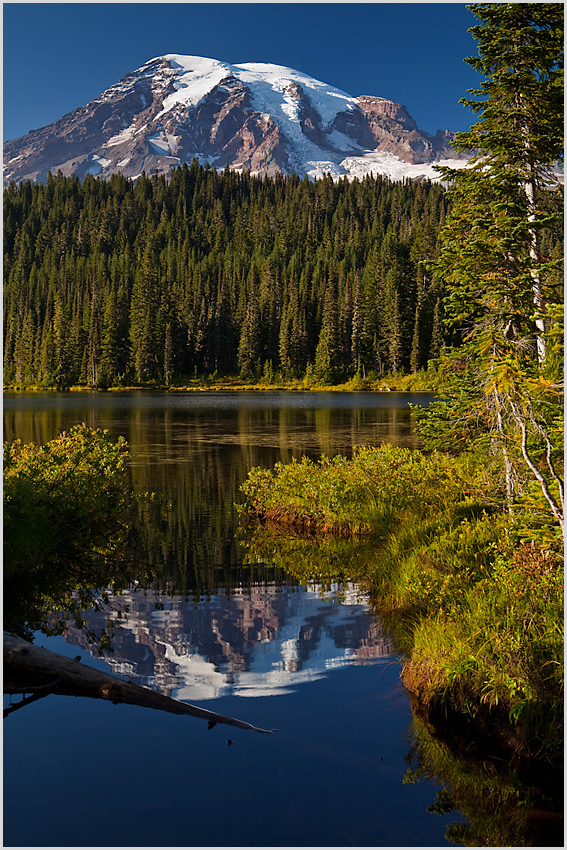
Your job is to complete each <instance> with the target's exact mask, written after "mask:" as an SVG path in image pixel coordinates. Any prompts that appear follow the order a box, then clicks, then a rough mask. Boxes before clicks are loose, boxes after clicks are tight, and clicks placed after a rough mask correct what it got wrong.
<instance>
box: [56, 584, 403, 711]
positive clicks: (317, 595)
mask: <svg viewBox="0 0 567 850" xmlns="http://www.w3.org/2000/svg"><path fill="white" fill-rule="evenodd" d="M109 601H110V603H111V606H112V607H113V608H115V609H121V610H122V611H123V613H122V614H121V619H120V621H119V622H120V627H119V628H118V629H117V630H116V633H115V636H114V638H113V641H112V646H113V650H114V651H113V652H112V654H111V655H108V656H106V657H105V660H106V661H107V662H108V664H109V666H110V668H111V670H112V672H113V673H115V674H118V675H125V676H127V677H128V678H129V679H130V680H131V681H133V682H135V683H136V684H141V685H145V686H147V687H150V688H152V689H154V690H158V691H160V692H161V693H163V694H165V695H167V696H170V697H173V698H174V699H178V700H184V701H188V702H193V701H195V700H206V699H216V698H217V697H224V696H228V695H234V696H245V697H254V696H275V695H279V694H284V693H290V692H291V690H293V689H294V688H295V686H297V685H299V684H300V683H303V682H313V681H316V680H317V679H319V678H321V677H322V676H325V675H327V673H328V672H329V671H331V670H333V669H337V668H340V667H344V666H346V665H350V664H354V665H360V664H368V663H375V662H379V661H384V660H385V659H391V658H392V656H393V655H394V646H393V642H392V640H391V638H390V636H389V635H387V634H385V633H384V631H383V630H382V626H381V624H380V622H379V621H377V620H376V618H375V617H372V616H371V613H370V610H369V607H368V605H367V603H366V600H365V598H364V596H363V595H362V594H361V592H360V591H359V589H358V586H357V585H356V584H354V583H347V584H345V585H338V584H333V585H331V586H330V587H327V588H324V589H323V588H322V587H321V586H320V585H315V584H313V585H308V586H307V587H301V586H297V587H281V586H280V585H276V584H265V585H261V586H254V587H252V588H242V589H236V590H233V591H231V593H230V595H223V594H222V593H217V594H213V595H210V596H208V597H207V598H202V599H201V600H199V601H197V602H195V601H194V600H185V599H184V598H182V597H181V596H165V595H157V594H153V593H151V592H147V591H143V590H141V589H135V588H131V589H128V590H126V591H123V592H122V593H121V595H120V596H112V595H111V596H110V598H109ZM85 620H86V623H87V625H88V628H89V629H91V630H92V631H94V632H95V633H96V632H98V631H100V629H101V628H103V627H105V625H106V616H105V614H103V613H102V612H96V611H89V612H88V613H87V614H86V615H85ZM66 639H67V641H68V642H69V643H73V644H76V645H79V646H81V647H83V648H85V649H88V648H89V644H88V643H87V641H86V638H85V633H84V631H83V630H79V629H76V628H73V627H69V628H68V629H67V630H66Z"/></svg>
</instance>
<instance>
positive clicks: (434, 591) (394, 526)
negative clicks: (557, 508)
mask: <svg viewBox="0 0 567 850" xmlns="http://www.w3.org/2000/svg"><path fill="white" fill-rule="evenodd" d="M242 491H243V493H244V497H245V501H244V505H243V506H242V512H243V514H245V515H247V516H248V517H252V518H255V519H256V520H259V521H260V522H261V523H262V524H263V525H265V526H271V527H272V528H273V529H275V530H276V531H278V530H285V531H286V534H289V531H290V530H291V531H294V532H296V533H298V534H308V535H311V536H317V535H332V536H335V537H340V538H341V537H345V536H348V537H352V536H356V537H366V538H371V539H373V541H374V544H375V546H374V550H375V552H376V557H369V558H368V561H367V563H366V565H365V568H364V569H363V570H362V571H361V570H358V572H359V574H360V573H361V572H362V574H363V576H364V580H365V582H366V583H367V584H368V586H369V587H370V589H371V592H372V595H373V598H374V600H375V604H376V607H377V609H378V610H379V611H380V613H381V614H382V615H384V616H385V617H387V618H388V621H389V624H392V626H393V630H394V632H395V634H396V638H397V640H398V644H399V645H400V646H401V648H402V649H403V650H404V651H405V652H406V653H407V656H408V659H407V662H406V664H405V667H404V682H405V684H406V686H407V688H408V689H409V690H410V691H411V692H412V693H413V694H414V695H415V696H416V698H417V699H418V700H419V703H420V704H421V705H422V706H424V707H425V708H426V709H427V712H428V715H429V717H430V718H431V719H432V720H433V721H434V722H435V723H437V724H441V725H443V723H445V722H446V721H448V720H450V722H451V723H453V724H454V723H460V724H461V725H462V726H463V727H466V726H467V725H468V726H470V730H469V731H473V732H474V730H476V733H477V734H479V733H480V732H482V734H483V735H484V736H486V738H487V740H488V739H490V738H492V739H494V740H495V739H496V738H498V739H499V741H500V743H502V742H503V741H505V745H506V751H507V753H508V756H509V755H510V754H512V753H515V754H516V755H517V756H518V757H520V756H524V755H533V756H537V757H538V758H542V759H547V760H549V761H553V760H555V759H556V758H557V757H558V754H559V752H560V749H561V737H562V689H563V661H562V634H563V586H562V561H561V557H560V548H559V545H558V541H557V540H556V538H555V536H554V534H553V532H552V524H551V522H550V523H549V526H548V528H549V531H542V530H541V529H540V532H539V537H538V543H537V544H536V543H534V542H532V540H531V539H529V537H528V536H526V535H529V530H526V528H525V527H524V526H525V523H524V522H523V517H522V515H521V513H520V514H519V515H517V516H515V515H513V514H510V513H509V512H508V511H507V510H504V508H503V501H502V492H501V486H500V479H499V469H498V467H497V466H494V467H491V466H490V465H487V464H486V462H484V463H480V462H475V460H474V458H472V457H470V456H468V455H463V456H461V457H458V458H449V457H447V456H446V455H443V454H439V453H433V454H431V455H429V456H425V455H423V454H422V453H420V452H417V451H411V450H409V449H402V448H398V447H395V446H391V445H383V446H381V447H380V448H360V449H358V450H357V451H356V452H355V454H354V457H353V458H352V460H346V459H345V458H342V457H336V458H333V459H332V460H329V459H327V458H323V459H322V460H321V461H319V462H313V461H310V460H307V459H303V460H302V461H300V462H298V461H293V462H292V463H290V464H286V465H284V464H277V465H276V467H275V468H274V470H273V471H271V470H265V469H254V470H252V471H251V472H250V474H249V477H248V479H247V481H246V482H245V483H244V484H243V486H242ZM545 527H546V526H545V523H544V524H543V528H545ZM265 545H267V544H266V543H265Z"/></svg>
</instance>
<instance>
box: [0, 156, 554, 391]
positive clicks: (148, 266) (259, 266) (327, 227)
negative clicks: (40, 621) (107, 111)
mask: <svg viewBox="0 0 567 850" xmlns="http://www.w3.org/2000/svg"><path fill="white" fill-rule="evenodd" d="M446 213H447V200H446V194H445V191H444V189H443V187H442V186H441V185H440V184H434V183H431V182H427V181H425V182H410V181H405V182H403V183H402V182H398V183H393V182H391V181H389V180H388V179H385V178H382V177H367V178H365V179H364V180H361V181H357V180H355V181H353V182H348V181H347V180H344V181H339V182H338V183H335V182H333V181H332V179H331V178H330V177H328V178H324V179H322V180H320V181H317V182H310V181H309V180H307V179H303V180H301V179H300V178H299V177H296V176H292V177H280V176H278V177H276V178H260V177H254V176H251V175H250V174H247V173H245V174H239V173H235V172H232V171H229V170H228V169H226V170H225V171H224V172H222V173H219V172H217V171H215V170H214V169H211V168H209V167H207V166H205V167H202V166H199V165H198V164H197V162H196V161H193V163H192V164H191V166H188V165H183V166H182V167H180V168H178V169H176V170H174V171H173V172H172V173H171V177H170V179H168V180H165V179H164V178H163V176H159V177H158V176H157V175H153V176H146V175H143V176H142V177H141V178H140V179H139V180H138V181H137V182H136V183H133V182H132V181H129V180H127V179H125V178H123V177H122V176H120V175H114V176H113V177H111V179H110V180H108V181H105V180H102V179H98V178H95V177H93V176H91V175H88V176H87V177H86V178H85V179H84V180H83V181H82V182H81V181H79V179H78V178H75V177H71V178H65V177H63V176H62V175H61V174H60V173H59V174H58V175H57V176H53V175H50V176H49V178H48V179H47V182H46V183H45V184H41V183H31V182H29V181H28V182H24V183H22V184H20V185H16V184H14V183H12V184H11V185H10V186H9V187H8V188H7V189H6V190H5V193H4V242H5V247H4V274H5V290H4V299H5V308H4V340H5V349H4V383H5V385H10V384H11V385H19V386H31V385H38V386H46V387H47V386H56V387H59V388H64V387H69V386H73V385H81V384H82V385H87V386H88V385H90V386H96V387H99V388H105V387H109V386H125V385H144V384H150V385H162V386H163V385H165V386H169V385H172V383H174V382H175V383H178V384H179V383H183V381H184V380H188V379H190V378H197V377H202V376H207V375H209V376H210V375H212V374H215V373H216V374H217V375H239V376H240V377H241V378H243V379H246V380H250V379H256V380H258V379H264V380H266V379H268V380H272V379H273V378H274V376H277V377H278V378H279V380H289V379H292V378H301V377H304V376H305V375H307V376H310V377H312V378H313V379H314V380H316V381H317V382H319V383H322V384H325V383H328V384H332V383H336V382H338V381H341V380H345V379H346V380H348V379H349V378H351V377H353V376H355V375H360V376H361V377H367V376H370V377H373V376H377V375H382V374H385V373H390V374H396V373H398V374H399V373H401V372H406V373H407V372H410V371H411V372H413V373H415V372H416V371H417V370H419V369H421V368H423V367H425V366H426V365H427V362H428V360H429V359H430V358H432V357H435V356H437V355H438V354H439V352H440V349H441V346H442V344H443V331H442V313H443V303H442V295H443V293H442V285H441V281H440V280H439V279H436V278H435V276H434V275H433V274H432V273H431V272H430V271H429V268H428V262H429V261H431V260H433V259H434V258H435V256H436V252H437V242H438V234H439V231H440V228H441V226H442V224H443V222H444V220H445V217H446ZM556 239H557V237H556V236H555V235H553V234H551V233H550V234H548V237H547V241H548V242H549V245H548V247H547V250H548V251H553V250H554V247H555V241H556Z"/></svg>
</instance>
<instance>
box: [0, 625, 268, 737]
mask: <svg viewBox="0 0 567 850" xmlns="http://www.w3.org/2000/svg"><path fill="white" fill-rule="evenodd" d="M4 693H6V694H32V696H31V697H28V698H25V699H24V700H23V701H22V702H21V703H18V704H17V705H14V706H10V708H8V709H6V710H5V712H4V717H7V716H8V715H9V714H11V713H12V712H13V711H15V710H17V709H18V708H20V707H23V705H24V704H25V705H28V704H29V703H30V702H34V701H35V700H37V699H40V698H41V697H43V696H47V695H48V694H59V695H62V696H74V697H91V698H92V699H106V700H110V701H111V702H112V703H113V704H114V705H117V704H118V703H125V704H127V705H138V706H141V707H143V708H155V709H158V710H159V711H168V712H169V713H170V714H189V715H191V716H192V717H199V718H201V720H207V721H208V723H209V729H211V728H212V727H213V726H215V725H216V724H217V723H224V724H226V725H228V726H236V727H238V728H239V729H250V730H252V731H253V732H262V733H263V734H264V735H271V734H272V732H275V731H277V730H275V729H261V728H260V727H258V726H253V725H252V724H251V723H246V722H245V721H244V720H236V718H234V717H225V716H224V715H222V714H217V713H216V712H214V711H208V710H207V709H205V708H198V707H197V706H195V705H191V704H190V703H187V702H178V701H177V700H174V699H171V698H170V697H166V696H164V695H163V694H158V693H157V692H156V691H151V690H149V688H144V687H142V686H141V685H135V684H134V683H133V682H128V681H125V680H124V679H119V678H118V677H117V676H113V675H112V674H111V673H104V672H102V671H101V670H94V669H93V668H92V667H87V666H85V665H84V664H81V662H80V661H79V660H77V659H72V658H67V657H66V656H64V655H58V654H57V653H56V652H51V650H49V649H44V648H43V647H41V646H35V645H34V644H33V643H30V642H29V641H27V640H23V639H22V638H20V637H18V636H17V635H13V634H9V633H8V632H4Z"/></svg>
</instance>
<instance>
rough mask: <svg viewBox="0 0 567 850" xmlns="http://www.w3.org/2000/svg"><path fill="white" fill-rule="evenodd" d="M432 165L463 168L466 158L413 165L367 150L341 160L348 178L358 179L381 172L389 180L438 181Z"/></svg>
mask: <svg viewBox="0 0 567 850" xmlns="http://www.w3.org/2000/svg"><path fill="white" fill-rule="evenodd" d="M434 165H447V166H449V167H450V168H464V167H465V165H466V160H462V159H440V160H438V161H437V162H431V163H418V164H417V165H413V164H412V163H409V162H403V161H402V160H401V159H398V157H397V156H393V154H388V153H378V152H376V151H369V152H368V153H366V154H364V156H352V157H346V158H345V159H343V160H342V161H341V167H342V168H343V169H344V172H345V173H346V174H347V175H348V177H350V178H354V177H357V178H359V179H361V178H363V177H365V176H366V175H367V174H372V175H375V174H381V175H383V176H384V177H388V178H389V179H390V180H403V179H404V178H410V179H412V180H416V179H418V178H420V177H421V178H425V179H428V180H433V181H434V182H439V181H440V180H441V177H440V175H439V174H438V173H437V172H436V171H435V170H434V168H433V166H434Z"/></svg>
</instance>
